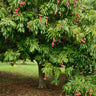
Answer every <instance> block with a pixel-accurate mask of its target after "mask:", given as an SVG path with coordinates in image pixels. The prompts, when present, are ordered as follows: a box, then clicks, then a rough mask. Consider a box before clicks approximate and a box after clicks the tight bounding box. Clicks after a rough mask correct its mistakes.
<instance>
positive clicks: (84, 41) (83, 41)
mask: <svg viewBox="0 0 96 96" xmlns="http://www.w3.org/2000/svg"><path fill="white" fill-rule="evenodd" d="M76 34H77V33H76V32H75V33H74V35H73V38H74V37H75V35H76ZM86 35H88V33H87V34H86ZM81 42H82V43H86V38H84V39H83V40H81V41H79V43H81Z"/></svg>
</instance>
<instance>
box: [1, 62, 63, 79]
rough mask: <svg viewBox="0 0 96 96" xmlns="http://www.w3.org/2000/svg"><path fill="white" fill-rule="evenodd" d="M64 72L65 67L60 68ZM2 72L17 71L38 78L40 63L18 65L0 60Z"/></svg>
mask: <svg viewBox="0 0 96 96" xmlns="http://www.w3.org/2000/svg"><path fill="white" fill-rule="evenodd" d="M60 69H61V72H62V73H65V69H64V68H60ZM0 72H9V73H17V74H19V75H23V76H27V77H33V78H38V65H37V63H34V64H30V65H28V64H27V65H16V67H14V66H11V65H10V64H9V63H1V62H0Z"/></svg>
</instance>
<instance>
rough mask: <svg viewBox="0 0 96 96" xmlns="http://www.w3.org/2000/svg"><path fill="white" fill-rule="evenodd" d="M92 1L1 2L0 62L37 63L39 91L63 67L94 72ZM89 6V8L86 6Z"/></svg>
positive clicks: (95, 48)
mask: <svg viewBox="0 0 96 96" xmlns="http://www.w3.org/2000/svg"><path fill="white" fill-rule="evenodd" d="M89 1H90V0H23V1H20V0H7V1H4V0H2V1H0V59H1V60H5V61H14V62H15V61H16V60H17V59H18V58H19V59H25V58H28V57H30V59H31V60H32V61H33V60H36V61H37V63H38V68H39V88H43V87H46V83H45V80H46V77H49V75H52V74H53V73H54V78H53V81H52V83H55V85H58V84H59V79H58V78H59V75H60V72H61V71H60V68H59V67H60V66H61V67H65V66H66V68H67V67H70V66H73V68H75V69H76V70H80V71H82V72H83V73H84V74H87V73H91V72H92V71H93V69H94V62H95V59H96V44H95V43H96V39H95V38H96V32H95V31H96V28H95V25H96V24H95V22H96V11H95V10H93V7H92V6H91V5H90V2H89ZM88 4H89V5H90V6H87V5H88Z"/></svg>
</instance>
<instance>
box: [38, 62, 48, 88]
mask: <svg viewBox="0 0 96 96" xmlns="http://www.w3.org/2000/svg"><path fill="white" fill-rule="evenodd" d="M42 68H43V66H42V64H39V63H38V72H39V86H38V87H39V88H46V82H45V80H44V73H42V70H41V69H42Z"/></svg>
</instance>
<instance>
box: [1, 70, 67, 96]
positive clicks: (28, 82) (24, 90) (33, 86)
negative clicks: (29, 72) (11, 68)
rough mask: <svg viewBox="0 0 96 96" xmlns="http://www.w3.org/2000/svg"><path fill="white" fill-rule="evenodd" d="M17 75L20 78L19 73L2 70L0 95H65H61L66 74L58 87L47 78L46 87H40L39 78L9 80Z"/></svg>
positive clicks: (62, 76)
mask: <svg viewBox="0 0 96 96" xmlns="http://www.w3.org/2000/svg"><path fill="white" fill-rule="evenodd" d="M16 77H19V78H20V76H19V75H17V74H13V73H7V72H0V96H64V95H61V94H62V92H63V90H62V85H64V78H65V77H66V76H65V75H64V74H62V75H61V76H60V77H61V78H62V79H61V82H60V85H59V86H58V87H57V86H55V85H52V84H51V83H50V81H49V80H46V83H47V88H44V89H39V88H38V80H37V79H32V78H27V79H21V80H20V79H18V80H17V81H9V80H10V79H9V78H16ZM21 77H22V76H21ZM7 79H8V81H7ZM2 82H3V83H2ZM4 82H5V83H4Z"/></svg>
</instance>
